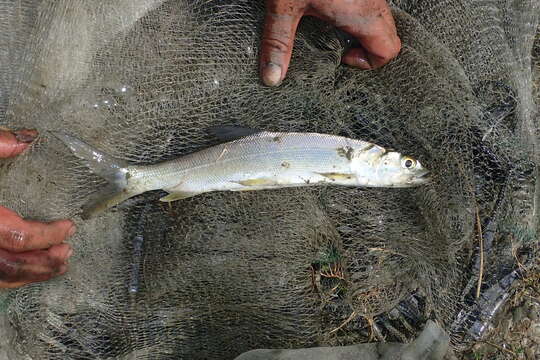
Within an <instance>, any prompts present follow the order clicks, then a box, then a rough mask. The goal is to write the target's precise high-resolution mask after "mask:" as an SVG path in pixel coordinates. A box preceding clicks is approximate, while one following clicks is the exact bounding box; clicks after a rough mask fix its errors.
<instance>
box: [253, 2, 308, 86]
mask: <svg viewBox="0 0 540 360" xmlns="http://www.w3.org/2000/svg"><path fill="white" fill-rule="evenodd" d="M303 3H304V2H303V1H291V2H289V3H288V4H287V6H284V2H283V1H275V0H269V1H267V10H266V17H265V20H264V31H263V37H262V41H261V56H260V71H261V77H262V81H263V83H264V84H265V85H268V86H277V85H279V84H280V83H281V81H282V80H283V79H284V78H285V75H286V73H287V69H288V68H289V62H290V61H291V54H292V48H293V44H294V36H295V34H296V29H297V27H298V23H299V22H300V18H301V17H302V14H303V12H304V9H305V6H304V5H303Z"/></svg>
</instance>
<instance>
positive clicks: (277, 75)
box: [263, 63, 281, 86]
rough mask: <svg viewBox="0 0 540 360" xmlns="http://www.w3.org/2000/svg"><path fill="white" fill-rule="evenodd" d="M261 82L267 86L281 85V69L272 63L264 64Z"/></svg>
mask: <svg viewBox="0 0 540 360" xmlns="http://www.w3.org/2000/svg"><path fill="white" fill-rule="evenodd" d="M263 80H264V83H265V84H266V85H268V86H277V85H279V84H280V83H281V67H280V66H279V65H276V64H274V63H268V64H266V67H265V68H264V70H263Z"/></svg>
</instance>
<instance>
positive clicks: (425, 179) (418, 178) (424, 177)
mask: <svg viewBox="0 0 540 360" xmlns="http://www.w3.org/2000/svg"><path fill="white" fill-rule="evenodd" d="M431 179H432V178H431V173H430V172H429V171H427V170H426V171H424V172H422V173H421V174H418V175H415V176H414V177H413V178H412V179H411V181H409V186H418V185H424V184H427V183H429V182H430V181H431Z"/></svg>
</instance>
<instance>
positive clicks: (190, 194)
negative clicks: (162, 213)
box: [159, 192, 200, 202]
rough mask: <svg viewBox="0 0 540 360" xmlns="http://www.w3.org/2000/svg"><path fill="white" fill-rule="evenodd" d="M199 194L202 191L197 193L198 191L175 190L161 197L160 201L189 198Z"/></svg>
mask: <svg viewBox="0 0 540 360" xmlns="http://www.w3.org/2000/svg"><path fill="white" fill-rule="evenodd" d="M199 194H200V193H197V192H173V193H170V194H169V195H167V196H164V197H162V198H161V199H159V201H163V202H172V201H176V200H182V199H187V198H190V197H193V196H195V195H199Z"/></svg>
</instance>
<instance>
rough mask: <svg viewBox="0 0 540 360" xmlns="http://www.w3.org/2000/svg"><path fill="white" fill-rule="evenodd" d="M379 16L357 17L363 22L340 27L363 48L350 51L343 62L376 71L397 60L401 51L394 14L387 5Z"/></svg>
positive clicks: (349, 23) (352, 22)
mask: <svg viewBox="0 0 540 360" xmlns="http://www.w3.org/2000/svg"><path fill="white" fill-rule="evenodd" d="M383 4H384V6H383V7H382V9H380V10H381V11H380V13H378V14H379V16H365V17H361V16H360V15H359V16H358V17H357V18H358V19H360V20H361V21H351V22H345V23H342V24H340V26H338V27H339V28H340V29H342V30H344V31H346V32H348V33H349V34H351V35H352V36H354V37H355V38H356V39H358V40H359V42H360V45H361V47H360V48H352V49H350V50H349V51H348V52H347V53H346V54H345V55H344V56H343V59H342V61H343V62H344V63H346V64H348V65H351V66H356V67H360V68H363V69H375V68H378V67H381V66H383V65H385V64H386V63H388V62H390V60H392V59H393V58H395V57H396V56H397V55H398V54H399V51H400V50H401V41H400V39H399V37H398V35H397V31H396V26H395V23H394V19H393V17H392V13H391V11H390V9H389V8H388V5H386V3H383Z"/></svg>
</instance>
